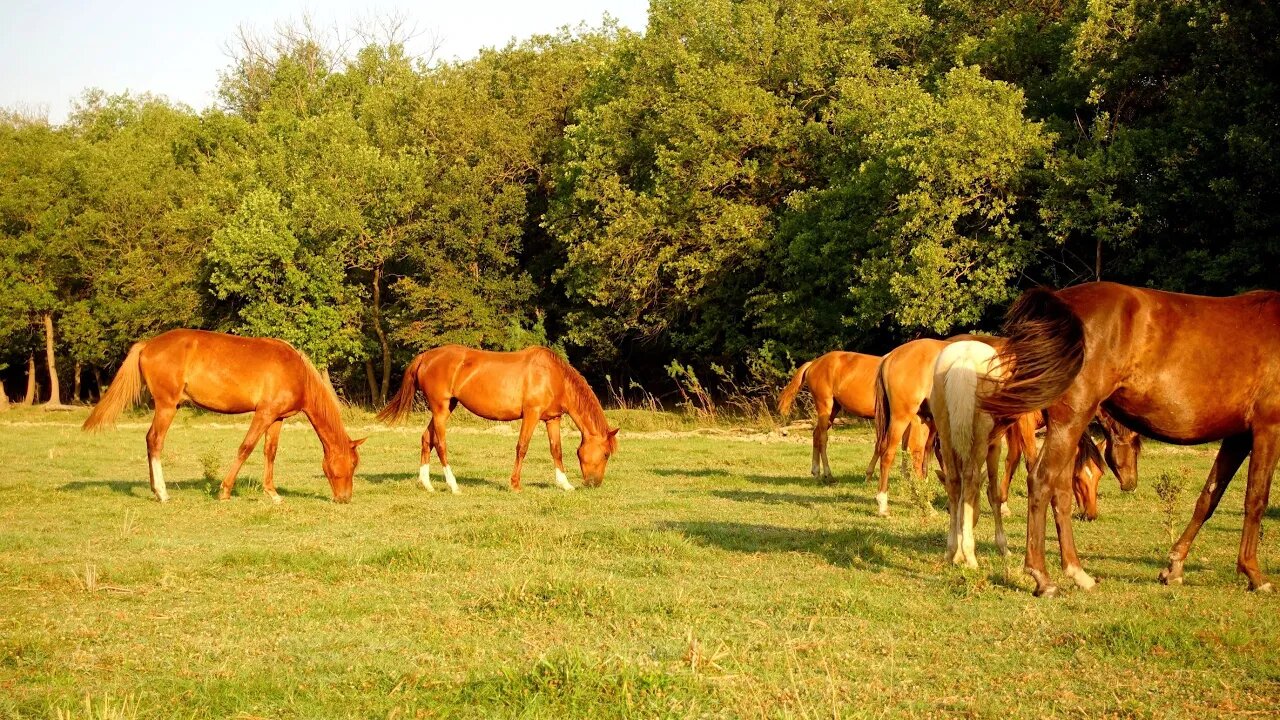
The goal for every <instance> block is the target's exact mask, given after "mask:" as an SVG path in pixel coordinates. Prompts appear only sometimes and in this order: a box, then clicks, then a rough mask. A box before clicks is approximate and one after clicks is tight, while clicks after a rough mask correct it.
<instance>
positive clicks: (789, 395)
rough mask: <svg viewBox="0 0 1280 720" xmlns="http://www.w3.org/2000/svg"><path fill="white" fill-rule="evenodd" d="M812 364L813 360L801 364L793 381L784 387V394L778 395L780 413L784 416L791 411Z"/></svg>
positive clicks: (792, 377) (792, 378)
mask: <svg viewBox="0 0 1280 720" xmlns="http://www.w3.org/2000/svg"><path fill="white" fill-rule="evenodd" d="M812 364H813V361H812V360H810V361H809V362H807V363H805V364H803V365H801V366H800V367H799V368H798V369H797V370H796V374H795V375H792V376H791V382H789V383H787V386H786V387H785V388H783V389H782V394H781V395H779V396H778V413H779V414H780V415H782V416H783V417H786V416H787V413H789V412H791V403H793V402H795V400H796V395H797V394H798V393H799V392H800V386H801V385H803V384H804V376H805V375H806V374H808V372H809V366H810V365H812Z"/></svg>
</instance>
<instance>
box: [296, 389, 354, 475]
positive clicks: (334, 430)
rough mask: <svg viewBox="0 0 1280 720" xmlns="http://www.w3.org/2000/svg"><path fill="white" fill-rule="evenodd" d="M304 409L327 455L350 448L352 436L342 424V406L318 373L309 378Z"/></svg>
mask: <svg viewBox="0 0 1280 720" xmlns="http://www.w3.org/2000/svg"><path fill="white" fill-rule="evenodd" d="M302 411H303V412H304V413H306V414H307V418H309V419H310V420H311V427H312V428H314V429H315V431H316V436H317V437H319V438H320V444H321V445H322V446H323V447H324V453H325V455H328V454H329V453H330V452H331V451H333V450H343V451H345V450H349V449H350V447H351V437H350V436H349V435H347V429H346V428H345V427H343V426H342V408H340V407H339V406H338V401H337V399H336V398H334V396H333V392H332V391H330V390H329V389H328V388H327V387H326V386H325V384H324V380H323V379H322V378H320V377H319V376H318V374H317V377H313V378H309V379H308V382H307V391H306V402H305V403H304V405H303V408H302Z"/></svg>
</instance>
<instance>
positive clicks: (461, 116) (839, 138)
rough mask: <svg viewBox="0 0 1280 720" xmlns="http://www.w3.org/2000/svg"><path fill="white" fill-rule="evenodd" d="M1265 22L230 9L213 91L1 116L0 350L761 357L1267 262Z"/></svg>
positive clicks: (1189, 6) (341, 379) (1269, 53)
mask: <svg viewBox="0 0 1280 720" xmlns="http://www.w3.org/2000/svg"><path fill="white" fill-rule="evenodd" d="M1278 36H1280V27H1278V26H1277V22H1276V13H1275V10H1274V8H1272V7H1271V6H1269V5H1267V4H1261V3H1239V2H1227V1H1225V0H1210V1H1208V2H1196V3H1190V2H1185V0H1000V1H998V2H980V1H979V0H739V1H732V2H731V1H729V0H654V2H653V3H652V4H651V8H650V17H649V23H648V27H647V29H646V30H645V31H644V32H643V33H634V32H631V31H628V30H626V29H623V28H619V27H617V26H616V25H615V24H613V23H612V22H610V21H608V20H607V19H606V20H605V21H604V22H602V23H601V24H600V25H599V26H595V27H587V26H581V27H578V28H573V29H565V30H563V31H561V32H560V33H558V34H555V35H550V36H538V37H533V38H530V39H528V40H524V41H520V42H514V43H512V44H510V45H508V46H507V47H505V48H501V49H491V50H485V51H483V52H481V53H480V54H479V55H478V56H477V57H475V58H473V59H469V60H465V61H456V62H434V61H430V60H428V59H424V58H418V57H414V56H411V55H410V54H408V53H407V52H406V50H405V43H404V42H403V40H404V38H403V37H402V36H397V34H396V33H395V32H389V33H387V34H386V36H385V37H382V38H372V37H370V36H367V35H364V36H359V37H357V40H358V42H354V43H346V42H339V41H337V39H336V38H333V37H329V36H326V35H325V34H323V33H317V32H313V31H309V29H308V28H307V27H301V28H292V29H289V28H285V29H282V30H280V31H279V32H277V33H276V34H274V35H271V36H266V37H255V36H251V35H242V36H241V37H240V38H238V40H239V43H238V44H237V45H236V48H237V51H236V53H235V57H234V59H233V61H232V62H231V63H230V64H229V65H228V67H227V68H226V69H225V71H224V72H223V73H222V75H221V80H220V84H219V88H218V98H219V102H218V103H217V105H216V107H213V108H210V109H208V110H204V111H201V112H195V111H193V110H191V109H190V108H187V107H185V106H181V105H176V104H173V103H170V102H168V101H166V100H165V99H163V98H158V97H153V96H150V95H147V94H141V95H108V94H105V93H103V92H101V91H96V90H88V91H86V92H85V93H84V94H83V96H82V97H81V98H80V99H79V100H78V101H77V103H76V104H75V108H74V111H73V113H72V114H71V116H70V118H69V119H68V121H67V122H66V123H64V124H61V125H57V126H54V125H51V124H49V123H48V122H47V121H44V120H41V119H38V118H31V117H28V116H24V115H23V114H21V113H18V112H14V111H5V112H4V113H3V114H2V115H0V377H2V378H3V379H4V380H6V381H7V382H6V384H5V385H4V386H3V387H4V388H5V390H6V394H7V395H8V396H9V397H11V398H12V397H16V398H20V399H21V398H24V397H25V398H27V399H29V400H32V401H40V400H52V401H53V402H55V403H56V402H59V401H61V400H66V399H67V398H68V397H76V398H79V397H82V396H85V395H86V394H88V393H89V392H90V391H92V390H93V389H94V388H96V387H98V386H100V385H101V383H102V382H104V381H106V380H108V379H109V376H110V374H111V373H112V372H114V369H115V367H116V365H117V364H118V363H119V361H120V359H121V358H122V357H123V355H124V353H125V352H126V351H127V350H128V347H129V345H130V344H131V343H132V342H133V341H135V340H137V339H140V338H144V337H147V336H148V335H152V334H155V333H157V332H160V331H163V330H165V329H168V328H173V327H202V328H209V329H215V330H222V331H229V332H236V333H242V334H252V335H270V336H275V337H281V338H284V339H286V340H288V341H290V342H292V343H294V344H295V345H296V346H298V347H299V348H300V349H302V350H304V351H306V352H307V353H308V354H309V355H310V356H311V357H312V359H313V360H314V361H315V362H316V364H317V365H319V366H321V367H323V368H327V369H328V371H329V372H330V374H331V377H332V378H333V380H334V382H335V384H336V385H338V386H339V387H340V388H341V389H342V391H343V393H344V395H346V396H347V397H348V398H349V399H352V400H354V401H361V402H369V403H372V404H381V403H382V402H384V401H385V399H386V397H387V395H388V393H389V391H390V390H391V389H392V386H393V385H394V383H395V381H396V377H397V376H398V373H399V369H400V368H402V367H403V366H404V364H405V363H406V362H407V360H408V359H409V358H410V357H412V355H413V354H415V353H417V352H419V351H421V350H423V349H425V348H428V347H432V346H436V345H440V344H443V343H450V342H457V343H462V344H466V345H471V346H478V347H487V348H495V349H515V348H519V347H523V346H526V345H528V344H532V343H542V344H548V345H552V346H555V347H557V348H559V349H560V350H561V351H563V352H566V353H567V354H568V355H569V356H570V357H571V358H572V359H573V360H574V361H575V362H576V363H578V364H579V365H580V366H581V367H583V369H584V370H585V371H586V372H587V373H588V375H589V376H591V377H594V378H596V379H600V378H603V377H605V376H606V375H607V376H609V377H610V378H611V381H612V382H618V383H619V384H621V380H622V379H624V378H625V379H631V378H636V379H638V380H639V381H640V382H639V384H640V385H643V386H646V387H648V386H650V384H652V383H658V382H660V381H662V380H664V379H666V378H667V377H668V375H671V376H675V375H678V374H680V373H692V372H699V373H703V374H706V373H707V372H709V371H710V370H711V369H712V368H714V369H715V370H716V371H717V372H719V373H720V374H722V375H723V376H724V377H725V378H727V379H734V378H738V379H741V378H754V379H757V380H761V379H763V380H764V381H766V382H767V381H769V380H770V379H772V378H776V377H777V376H779V375H780V374H782V373H784V372H785V371H787V370H788V369H789V368H790V367H792V366H793V365H794V364H798V363H799V362H802V361H803V360H804V359H807V358H809V357H811V356H813V355H816V354H819V353H821V352H824V351H826V350H830V349H835V348H850V349H860V350H864V351H872V352H875V351H883V350H886V349H888V348H889V347H891V346H892V345H894V344H896V343H898V342H901V341H904V340H907V339H911V338H913V337H919V336H921V335H941V334H947V333H952V332H957V331H961V330H967V329H975V328H987V329H990V328H992V327H994V324H995V321H996V320H997V319H998V316H999V313H1000V312H1001V311H1002V309H1003V308H1004V306H1005V305H1006V304H1007V302H1008V301H1009V300H1010V299H1011V298H1012V297H1013V296H1015V295H1016V294H1017V292H1018V291H1019V290H1020V289H1022V288H1024V287H1027V286H1030V285H1034V284H1038V283H1047V284H1051V285H1055V286H1063V285H1067V284H1071V283H1076V282H1081V281H1086V280H1092V279H1096V278H1104V279H1112V280H1118V281H1123V282H1129V283H1132V284H1138V285H1149V286H1155V287H1161V288H1166V289H1173V290H1181V291H1188V292H1201V293H1208V294H1226V293H1232V292H1237V291H1241V290H1247V289H1253V288H1259V287H1274V286H1275V280H1274V279H1273V277H1274V270H1275V268H1276V267H1278V266H1280V265H1278V263H1277V261H1278V260H1280V246H1278V245H1277V242H1276V230H1277V218H1280V202H1277V201H1278V200H1280V198H1278V197H1277V192H1278V191H1277V188H1278V187H1280V182H1277V178H1276V177H1275V175H1276V173H1277V168H1278V167H1280V163H1278V162H1277V160H1278V159H1280V158H1277V149H1278V148H1280V142H1278V140H1280V139H1278V138H1277V134H1278V132H1280V126H1278V125H1277V123H1276V121H1275V118H1277V117H1280V112H1277V111H1278V110H1280V108H1278V107H1277V87H1276V83H1275V80H1274V77H1275V68H1276V67H1280V65H1278V64H1277V60H1278V59H1280V58H1277V53H1278V46H1277V43H1276V42H1275V38H1276V37H1278ZM157 61H158V62H160V61H163V59H162V58H157ZM59 371H61V372H59ZM614 379H616V380H614ZM24 383H26V384H25V385H24ZM82 385H83V387H82ZM0 402H3V401H2V400H0Z"/></svg>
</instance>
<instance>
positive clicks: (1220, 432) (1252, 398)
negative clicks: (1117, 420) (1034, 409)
mask: <svg viewBox="0 0 1280 720" xmlns="http://www.w3.org/2000/svg"><path fill="white" fill-rule="evenodd" d="M1058 295H1059V297H1060V298H1062V299H1063V300H1064V301H1066V302H1067V304H1068V305H1069V306H1070V307H1071V309H1072V310H1073V311H1074V312H1075V313H1076V315H1077V316H1079V318H1080V319H1081V321H1082V322H1083V324H1084V330H1085V333H1084V334H1085V359H1086V360H1085V367H1084V368H1083V369H1082V371H1081V374H1080V377H1079V378H1078V380H1077V383H1082V384H1083V385H1084V386H1085V389H1086V390H1087V392H1088V394H1089V395H1091V396H1094V397H1098V398H1099V399H1100V400H1102V401H1104V402H1105V403H1106V406H1107V409H1108V410H1111V411H1113V412H1114V413H1115V414H1117V415H1119V416H1120V417H1121V418H1122V419H1124V420H1125V421H1126V423H1125V424H1127V425H1130V426H1131V427H1134V428H1135V429H1139V430H1141V431H1142V432H1143V434H1146V435H1151V436H1153V437H1156V438H1159V439H1163V440H1167V441H1171V442H1189V443H1194V442H1203V441H1205V440H1206V439H1215V438H1220V437H1226V436H1228V435H1233V434H1238V433H1241V432H1245V431H1247V430H1248V429H1249V428H1250V426H1251V423H1252V421H1253V418H1254V417H1256V416H1259V415H1264V416H1272V417H1275V416H1277V415H1280V404H1278V403H1277V401H1276V399H1275V390H1276V388H1277V387H1280V293H1274V292H1252V293H1246V294H1244V295H1236V296H1232V297H1224V298H1217V297H1205V296H1199V295H1187V294H1182V293H1172V292H1166V291H1161V290H1149V289H1144V288H1132V287H1126V286H1123V285H1118V284H1115V283H1089V284H1086V285H1078V286H1074V287H1071V288H1067V289H1065V290H1062V291H1059V293H1058Z"/></svg>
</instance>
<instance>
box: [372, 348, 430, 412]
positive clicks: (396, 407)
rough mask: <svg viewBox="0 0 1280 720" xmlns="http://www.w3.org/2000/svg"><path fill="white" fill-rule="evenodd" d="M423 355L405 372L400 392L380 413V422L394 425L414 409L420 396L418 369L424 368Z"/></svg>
mask: <svg viewBox="0 0 1280 720" xmlns="http://www.w3.org/2000/svg"><path fill="white" fill-rule="evenodd" d="M423 355H426V353H423V354H422V355H419V356H417V357H415V358H414V359H413V360H412V361H411V362H410V363H409V367H407V368H405V370H404V380H402V381H401V382H400V392H398V393H396V396H395V397H394V398H391V402H389V403H387V406H386V407H384V408H382V410H381V411H380V412H379V413H378V420H381V421H382V422H384V423H387V424H388V425H394V424H395V423H398V422H400V421H401V420H403V419H404V417H405V416H406V415H408V414H409V411H410V410H412V409H413V399H414V397H415V396H416V395H417V394H418V368H419V367H421V366H422V356H423Z"/></svg>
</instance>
